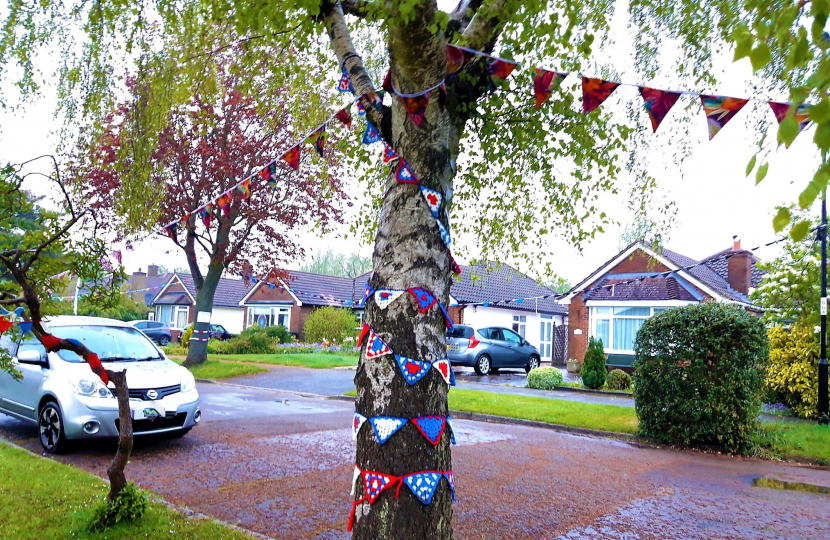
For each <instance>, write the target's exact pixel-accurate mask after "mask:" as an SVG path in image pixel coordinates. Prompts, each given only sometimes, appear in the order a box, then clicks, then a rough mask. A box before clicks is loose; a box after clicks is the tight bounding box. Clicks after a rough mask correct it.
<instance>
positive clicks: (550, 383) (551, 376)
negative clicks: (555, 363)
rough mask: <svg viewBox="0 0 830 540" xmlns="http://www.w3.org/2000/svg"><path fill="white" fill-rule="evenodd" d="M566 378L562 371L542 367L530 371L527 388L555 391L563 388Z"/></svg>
mask: <svg viewBox="0 0 830 540" xmlns="http://www.w3.org/2000/svg"><path fill="white" fill-rule="evenodd" d="M564 379H565V377H564V376H563V375H562V371H561V370H559V369H557V368H555V367H540V368H536V369H532V370H530V373H528V374H527V387H528V388H536V389H539V390H553V389H554V388H556V387H557V386H561V385H562V382H563V380H564Z"/></svg>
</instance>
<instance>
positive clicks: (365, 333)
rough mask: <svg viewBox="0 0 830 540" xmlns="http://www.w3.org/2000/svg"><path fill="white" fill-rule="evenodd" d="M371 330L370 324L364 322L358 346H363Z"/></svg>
mask: <svg viewBox="0 0 830 540" xmlns="http://www.w3.org/2000/svg"><path fill="white" fill-rule="evenodd" d="M370 330H371V329H370V328H369V325H368V324H366V323H363V328H362V329H361V330H360V337H359V338H357V346H358V347H362V346H363V340H364V339H366V336H368V335H369V331H370Z"/></svg>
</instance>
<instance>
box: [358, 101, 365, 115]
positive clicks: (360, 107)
mask: <svg viewBox="0 0 830 540" xmlns="http://www.w3.org/2000/svg"><path fill="white" fill-rule="evenodd" d="M355 105H356V106H357V115H358V116H366V109H365V108H364V107H363V102H362V101H360V100H359V99H358V100H357V103H355Z"/></svg>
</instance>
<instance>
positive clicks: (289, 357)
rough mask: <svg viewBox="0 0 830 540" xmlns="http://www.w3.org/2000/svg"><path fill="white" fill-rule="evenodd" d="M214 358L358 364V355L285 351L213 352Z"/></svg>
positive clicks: (305, 364)
mask: <svg viewBox="0 0 830 540" xmlns="http://www.w3.org/2000/svg"><path fill="white" fill-rule="evenodd" d="M210 358H211V359H213V360H226V361H231V362H254V363H258V364H273V365H275V366H295V367H307V368H313V369H326V368H333V367H345V366H356V365H357V360H358V356H352V355H345V354H344V355H339V354H331V353H283V354H221V355H220V354H212V355H210Z"/></svg>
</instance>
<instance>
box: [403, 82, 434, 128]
mask: <svg viewBox="0 0 830 540" xmlns="http://www.w3.org/2000/svg"><path fill="white" fill-rule="evenodd" d="M399 97H400V100H401V103H403V107H404V109H406V114H408V115H409V119H410V120H412V123H413V124H415V125H416V126H418V127H421V124H423V123H424V118H425V117H426V113H427V106H429V99H430V97H432V92H431V91H429V92H425V93H423V94H421V95H420V96H412V97H403V96H399Z"/></svg>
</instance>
